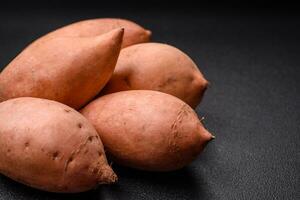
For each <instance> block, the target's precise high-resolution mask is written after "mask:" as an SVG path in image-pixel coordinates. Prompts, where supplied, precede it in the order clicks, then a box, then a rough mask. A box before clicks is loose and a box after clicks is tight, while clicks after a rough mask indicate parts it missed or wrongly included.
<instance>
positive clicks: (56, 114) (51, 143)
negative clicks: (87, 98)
mask: <svg viewBox="0 0 300 200" xmlns="http://www.w3.org/2000/svg"><path fill="white" fill-rule="evenodd" d="M0 155H1V159H0V173H1V174H3V175H5V176H8V177H10V178H12V179H14V180H16V181H18V182H21V183H23V184H26V185H28V186H31V187H34V188H38V189H41V190H45V191H50V192H66V193H74V192H83V191H86V190H89V189H92V188H94V187H96V186H97V185H98V184H108V183H113V182H115V181H116V180H117V176H116V175H115V173H114V172H113V170H112V169H111V168H110V166H109V165H108V164H107V160H106V156H105V153H104V150H103V145H102V142H101V140H100V137H99V136H98V134H97V132H96V130H95V128H94V127H93V126H92V125H91V124H90V123H89V122H88V121H87V120H86V119H85V118H84V117H83V116H82V115H81V114H80V113H78V112H77V111H75V110H74V109H72V108H70V107H69V106H66V105H63V104H61V103H58V102H55V101H50V100H45V99H38V98H31V97H22V98H16V99H11V100H8V101H5V102H2V103H0Z"/></svg>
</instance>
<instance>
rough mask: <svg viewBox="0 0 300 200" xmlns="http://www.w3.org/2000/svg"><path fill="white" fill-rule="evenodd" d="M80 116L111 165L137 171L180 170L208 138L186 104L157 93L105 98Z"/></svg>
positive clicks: (124, 93) (141, 92) (195, 154)
mask: <svg viewBox="0 0 300 200" xmlns="http://www.w3.org/2000/svg"><path fill="white" fill-rule="evenodd" d="M81 113H82V114H83V115H84V116H85V117H86V118H87V119H88V120H89V121H90V122H91V123H92V124H93V125H94V127H95V128H96V130H97V131H98V134H99V135H100V137H101V139H102V141H103V144H104V147H105V149H106V153H108V154H109V155H110V156H111V158H112V159H113V160H114V161H115V162H117V163H119V164H121V165H125V166H129V167H132V168H137V169H142V170H150V171H171V170H176V169H179V168H182V167H184V166H185V165H187V164H189V163H190V162H191V161H193V160H194V159H195V158H196V157H197V155H198V154H199V153H200V152H201V151H202V150H203V149H204V147H205V146H206V144H207V143H208V141H210V140H211V139H212V138H213V136H212V135H211V134H210V133H209V132H208V131H207V130H206V129H205V128H204V127H203V125H202V123H201V122H200V120H199V119H198V117H197V114H196V113H195V112H194V111H193V109H192V108H191V107H190V106H189V105H187V104H186V103H184V102H183V101H181V100H180V99H178V98H176V97H174V96H171V95H169V94H165V93H161V92H157V91H147V90H131V91H123V92H117V93H113V94H109V95H105V96H103V97H100V98H98V99H96V100H94V101H92V102H91V103H90V104H88V105H87V106H86V107H84V108H83V109H82V110H81Z"/></svg>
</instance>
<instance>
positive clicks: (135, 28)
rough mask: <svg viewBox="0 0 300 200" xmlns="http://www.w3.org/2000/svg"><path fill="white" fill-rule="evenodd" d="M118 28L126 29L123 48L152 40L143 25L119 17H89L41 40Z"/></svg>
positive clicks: (93, 34) (80, 35) (96, 34)
mask: <svg viewBox="0 0 300 200" xmlns="http://www.w3.org/2000/svg"><path fill="white" fill-rule="evenodd" d="M116 28H124V29H125V32H124V39H123V44H122V48H124V47H127V46H130V45H134V44H138V43H144V42H149V41H150V37H151V31H149V30H146V29H144V28H143V27H141V26H140V25H138V24H136V23H134V22H132V21H129V20H126V19H117V18H102V19H89V20H84V21H80V22H75V23H73V24H70V25H67V26H64V27H62V28H59V29H57V30H55V31H52V32H50V33H48V34H47V35H45V36H43V37H42V38H40V39H39V40H45V39H49V38H53V37H62V36H64V37H65V36H68V37H69V36H71V37H91V36H98V35H101V34H104V33H107V32H109V31H111V30H113V29H116ZM39 40H37V41H39Z"/></svg>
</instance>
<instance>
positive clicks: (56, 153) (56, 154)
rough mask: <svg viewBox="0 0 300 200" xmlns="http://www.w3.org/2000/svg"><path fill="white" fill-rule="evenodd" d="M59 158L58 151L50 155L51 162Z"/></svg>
mask: <svg viewBox="0 0 300 200" xmlns="http://www.w3.org/2000/svg"><path fill="white" fill-rule="evenodd" d="M58 156H59V152H58V151H55V152H54V153H53V154H52V160H56V159H57V158H58Z"/></svg>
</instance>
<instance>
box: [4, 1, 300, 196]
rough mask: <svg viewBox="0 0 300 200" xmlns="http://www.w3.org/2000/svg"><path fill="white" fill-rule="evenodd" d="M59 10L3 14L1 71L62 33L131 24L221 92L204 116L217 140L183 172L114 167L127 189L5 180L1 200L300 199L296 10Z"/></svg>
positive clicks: (209, 96) (299, 22)
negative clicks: (70, 27) (176, 52)
mask: <svg viewBox="0 0 300 200" xmlns="http://www.w3.org/2000/svg"><path fill="white" fill-rule="evenodd" d="M25 2H27V1H25ZM53 2H54V3H49V2H48V5H42V4H39V3H37V4H28V3H24V2H23V4H19V3H17V2H16V3H15V4H14V3H11V4H9V5H6V6H2V7H1V8H0V69H1V68H4V67H5V65H7V64H8V63H9V62H10V60H11V59H13V58H14V57H15V56H16V55H17V54H18V53H19V52H20V51H21V50H22V49H23V48H24V47H25V46H26V45H28V44H29V43H30V42H31V41H32V40H34V39H36V38H37V37H39V36H41V35H43V34H45V33H47V32H49V31H51V30H53V29H55V28H58V27H60V26H63V25H65V24H68V23H71V22H74V21H78V20H83V19H87V18H96V17H121V18H127V19H130V20H133V21H136V22H137V23H139V24H141V25H143V26H145V27H146V28H148V29H150V30H152V31H153V40H154V41H159V42H164V43H169V44H172V45H174V46H176V47H178V48H180V49H182V50H183V51H185V52H186V53H187V54H189V55H190V56H191V57H192V58H193V59H194V61H195V62H196V63H197V64H198V65H199V68H200V69H201V71H202V72H203V73H204V74H205V76H206V77H207V79H208V80H209V81H210V82H211V87H210V88H209V90H208V91H207V93H206V96H205V98H204V100H203V102H202V104H201V105H200V106H199V107H198V108H197V113H198V114H199V116H205V118H206V119H205V125H206V127H207V128H208V129H209V130H210V131H211V132H213V133H214V134H215V135H216V140H214V141H213V142H211V143H210V144H209V145H208V147H207V148H206V150H205V152H204V153H203V154H202V155H201V156H199V158H198V159H197V160H196V161H195V162H193V163H192V164H191V165H189V166H188V167H186V168H184V169H182V170H180V171H176V172H172V173H149V172H140V171H135V170H131V169H126V168H122V167H118V166H116V165H114V166H113V167H114V169H115V171H116V172H117V173H118V175H119V178H120V181H119V183H118V184H116V185H113V186H103V187H100V188H99V189H97V190H94V191H90V192H87V193H83V194H77V195H62V194H51V193H46V192H41V191H38V190H35V189H31V188H28V187H26V186H23V185H21V184H18V183H16V182H14V181H11V180H10V179H8V178H5V177H4V176H1V175H0V199H1V200H6V199H16V200H17V199H18V200H19V199H22V200H29V199H30V200H31V199H32V200H33V199H34V200H48V199H49V200H52V199H75V200H76V199H95V200H96V199H97V200H98V199H99V200H100V199H126V200H127V199H128V200H130V199H133V200H136V199H170V200H176V199H187V200H193V199H201V200H206V199H280V200H281V199H299V198H300V194H299V141H300V132H299V131H300V129H299V126H300V119H299V112H300V106H299V104H300V98H299V96H300V95H299V92H300V87H299V81H300V79H299V72H300V38H299V36H300V17H299V16H298V15H297V13H296V12H295V10H293V9H292V10H293V11H291V12H290V11H289V9H290V8H293V7H292V6H289V8H285V9H282V7H281V6H275V8H272V6H268V4H267V5H266V6H262V5H261V4H255V5H253V4H251V5H250V6H249V5H248V6H247V5H246V6H243V5H238V6H237V7H232V6H230V5H224V4H217V6H215V5H213V4H204V5H203V6H201V5H200V6H195V5H187V4H182V6H181V5H177V7H176V5H175V6H174V4H167V3H166V4H159V3H158V2H157V1H152V2H149V1H147V2H146V3H148V5H144V4H141V5H139V2H134V3H131V4H128V5H126V4H125V3H121V2H120V1H116V2H115V1H114V2H113V3H112V4H111V5H108V4H101V3H99V2H98V3H97V4H94V3H92V2H87V1H85V3H80V2H76V3H75V4H71V3H70V4H68V3H65V4H63V5H62V4H61V3H59V2H58V1H56V2H55V1H53ZM257 5H260V6H259V7H257ZM62 56H63V55H62ZM0 156H1V155H0ZM0 159H1V157H0Z"/></svg>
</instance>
